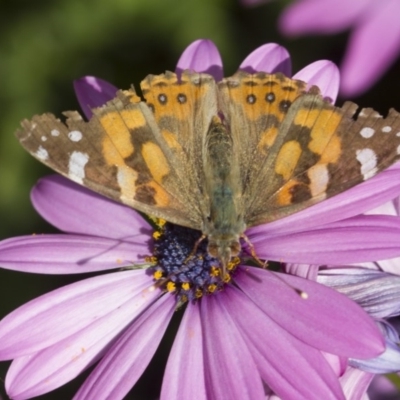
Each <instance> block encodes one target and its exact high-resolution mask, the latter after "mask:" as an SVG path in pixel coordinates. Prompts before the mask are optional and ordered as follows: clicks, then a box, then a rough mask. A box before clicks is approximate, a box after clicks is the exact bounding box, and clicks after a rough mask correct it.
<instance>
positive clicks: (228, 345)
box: [200, 296, 265, 400]
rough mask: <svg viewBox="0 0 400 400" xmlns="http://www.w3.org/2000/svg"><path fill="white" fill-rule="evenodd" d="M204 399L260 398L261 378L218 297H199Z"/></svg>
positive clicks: (243, 341) (260, 399)
mask: <svg viewBox="0 0 400 400" xmlns="http://www.w3.org/2000/svg"><path fill="white" fill-rule="evenodd" d="M200 315H201V322H202V327H203V338H204V366H205V368H204V372H205V378H206V385H207V386H206V387H207V395H208V396H207V398H212V399H221V400H223V399H241V400H246V399H248V400H258V399H259V400H263V399H264V397H265V395H264V390H263V387H262V384H261V377H260V375H259V372H258V370H257V367H256V365H255V363H254V360H253V357H252V356H251V354H250V352H249V349H248V348H247V344H246V342H245V340H244V338H243V337H242V335H241V334H240V331H239V330H238V328H237V327H236V325H235V323H234V321H233V320H232V317H231V315H230V314H229V312H228V311H227V310H226V309H225V307H223V304H222V302H221V301H220V299H219V296H207V297H203V298H202V299H201V303H200Z"/></svg>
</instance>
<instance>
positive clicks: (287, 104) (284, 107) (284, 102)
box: [279, 100, 292, 113]
mask: <svg viewBox="0 0 400 400" xmlns="http://www.w3.org/2000/svg"><path fill="white" fill-rule="evenodd" d="M291 104H292V102H291V101H289V100H282V101H281V102H280V103H279V110H280V111H281V112H283V113H287V110H289V107H290V106H291Z"/></svg>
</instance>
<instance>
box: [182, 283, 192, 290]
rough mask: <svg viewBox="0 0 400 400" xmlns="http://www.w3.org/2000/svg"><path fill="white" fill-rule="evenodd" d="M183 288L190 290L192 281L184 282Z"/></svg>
mask: <svg viewBox="0 0 400 400" xmlns="http://www.w3.org/2000/svg"><path fill="white" fill-rule="evenodd" d="M182 289H183V290H189V289H190V283H189V282H184V283H182Z"/></svg>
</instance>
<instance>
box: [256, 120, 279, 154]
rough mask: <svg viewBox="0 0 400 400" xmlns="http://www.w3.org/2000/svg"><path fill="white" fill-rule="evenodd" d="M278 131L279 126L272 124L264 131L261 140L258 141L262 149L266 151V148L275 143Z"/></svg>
mask: <svg viewBox="0 0 400 400" xmlns="http://www.w3.org/2000/svg"><path fill="white" fill-rule="evenodd" d="M278 132H279V130H278V128H277V127H275V126H271V127H270V128H268V129H267V130H265V131H264V132H263V133H262V135H261V138H260V141H259V143H258V148H259V149H260V151H263V152H265V150H266V148H267V149H268V148H270V147H271V146H272V145H273V144H274V142H275V139H276V137H277V135H278Z"/></svg>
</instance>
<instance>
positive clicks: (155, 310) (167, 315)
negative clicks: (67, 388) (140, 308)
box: [74, 294, 176, 400]
mask: <svg viewBox="0 0 400 400" xmlns="http://www.w3.org/2000/svg"><path fill="white" fill-rule="evenodd" d="M175 307H176V300H175V298H174V297H173V296H170V295H168V294H167V295H165V296H163V297H161V298H160V299H159V300H157V302H156V303H154V304H153V305H152V306H151V307H150V308H148V309H147V310H146V311H145V312H144V313H143V314H142V315H141V316H140V317H139V318H138V319H137V320H136V321H135V322H134V323H133V324H132V325H131V326H130V327H129V328H128V329H127V330H126V331H125V332H124V333H123V335H122V336H121V337H120V338H119V339H118V340H117V342H116V343H115V344H114V345H113V346H112V348H111V349H110V350H109V351H108V352H107V354H106V355H105V356H104V357H103V359H102V360H101V361H100V363H99V364H98V365H97V367H96V368H95V369H94V370H93V372H92V373H91V374H90V376H89V378H88V379H87V380H86V381H85V383H84V384H83V385H82V386H81V388H80V389H79V391H78V393H77V394H76V396H75V397H74V399H75V400H79V399H82V400H83V399H84V400H88V399H94V400H101V399H122V398H124V397H125V396H126V394H127V393H128V392H129V390H130V389H131V388H132V386H133V385H134V384H135V383H136V382H137V380H138V379H139V377H140V376H141V375H142V373H143V371H144V370H145V369H146V367H147V365H148V364H149V362H150V360H151V359H152V358H153V356H154V353H155V351H156V350H157V347H158V345H159V344H160V341H161V339H162V337H163V336H164V333H165V330H166V329H167V326H168V323H169V321H170V319H171V317H172V314H173V313H174V310H175Z"/></svg>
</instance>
